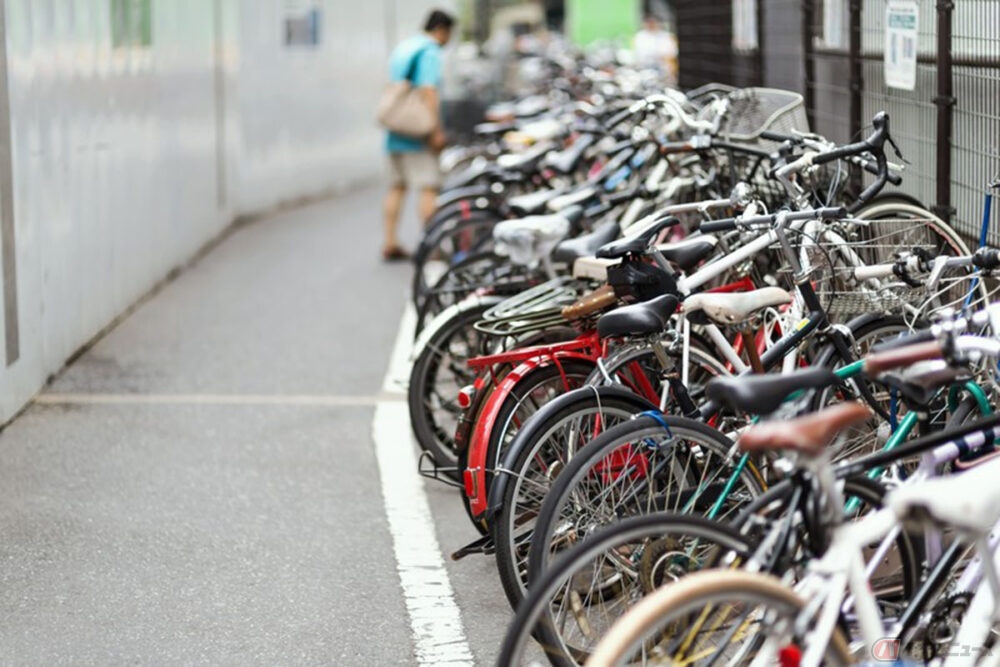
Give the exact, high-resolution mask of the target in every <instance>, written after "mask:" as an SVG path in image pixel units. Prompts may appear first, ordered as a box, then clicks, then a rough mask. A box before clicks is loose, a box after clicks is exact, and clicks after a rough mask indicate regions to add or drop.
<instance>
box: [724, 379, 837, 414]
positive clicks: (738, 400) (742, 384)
mask: <svg viewBox="0 0 1000 667" xmlns="http://www.w3.org/2000/svg"><path fill="white" fill-rule="evenodd" d="M839 383H840V378H838V377H837V375H836V374H835V373H834V372H833V371H831V370H830V369H828V368H808V369H805V370H801V371H795V372H794V373H789V374H788V375H770V374H769V375H738V376H736V377H716V378H712V379H711V380H709V382H708V384H706V385H705V396H707V397H708V399H709V400H710V401H712V402H713V403H715V404H716V405H723V406H726V407H728V408H731V409H733V410H737V411H739V412H746V413H749V414H755V415H768V414H771V413H772V412H774V411H775V410H777V409H778V407H779V406H780V405H781V404H782V403H784V402H785V399H787V398H788V397H789V396H790V395H791V394H793V393H794V392H796V391H801V390H805V389H822V388H824V387H831V386H833V385H836V384H839Z"/></svg>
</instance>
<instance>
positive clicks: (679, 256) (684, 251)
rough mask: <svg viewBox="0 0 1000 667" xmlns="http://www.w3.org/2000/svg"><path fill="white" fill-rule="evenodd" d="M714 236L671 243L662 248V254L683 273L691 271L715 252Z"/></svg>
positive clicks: (694, 237)
mask: <svg viewBox="0 0 1000 667" xmlns="http://www.w3.org/2000/svg"><path fill="white" fill-rule="evenodd" d="M715 245H716V239H715V237H714V236H693V237H691V238H689V239H684V240H683V241H677V242H676V243H669V244H667V245H666V246H663V247H662V248H660V254H662V255H663V257H664V258H665V259H666V260H667V261H668V262H673V263H674V264H676V265H677V266H679V267H680V268H681V270H682V271H690V270H691V269H693V268H694V267H696V266H698V264H699V263H700V262H701V260H703V259H705V258H706V257H708V256H709V255H711V254H712V253H713V252H715Z"/></svg>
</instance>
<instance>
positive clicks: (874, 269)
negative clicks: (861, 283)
mask: <svg viewBox="0 0 1000 667" xmlns="http://www.w3.org/2000/svg"><path fill="white" fill-rule="evenodd" d="M895 268H896V265H895V264H872V265H871V266H859V267H858V268H856V269H854V278H855V279H856V280H868V279H870V278H887V277H889V276H891V275H892V274H893V270H894V269H895Z"/></svg>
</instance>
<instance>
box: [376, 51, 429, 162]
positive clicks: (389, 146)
mask: <svg viewBox="0 0 1000 667" xmlns="http://www.w3.org/2000/svg"><path fill="white" fill-rule="evenodd" d="M414 58H417V60H416V69H415V70H414V75H413V85H414V86H416V87H418V88H419V87H420V86H433V87H435V88H440V87H441V46H440V45H439V44H438V43H437V42H436V41H434V40H433V39H431V38H430V37H428V36H427V35H414V36H413V37H409V38H407V39H405V40H403V41H402V42H400V43H399V46H397V47H396V48H395V49H393V52H392V56H390V57H389V79H390V80H391V81H402V80H403V79H405V78H406V75H407V73H408V71H409V68H410V67H411V64H412V63H413V59H414ZM425 148H426V146H425V144H424V142H423V141H421V140H420V139H413V138H411V137H404V136H402V135H399V134H394V133H392V132H388V133H387V136H386V140H385V149H386V151H388V152H389V153H407V152H416V151H422V150H424V149H425Z"/></svg>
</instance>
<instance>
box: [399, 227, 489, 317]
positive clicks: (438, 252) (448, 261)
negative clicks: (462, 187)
mask: <svg viewBox="0 0 1000 667" xmlns="http://www.w3.org/2000/svg"><path fill="white" fill-rule="evenodd" d="M502 219H503V218H502V217H501V216H500V215H499V214H498V213H495V212H492V211H476V212H473V213H471V214H470V216H469V219H468V220H462V219H460V217H458V216H455V217H453V218H449V219H446V220H442V221H441V222H440V223H439V224H437V225H436V226H435V227H434V228H433V229H429V230H427V232H426V236H425V237H424V238H423V239H422V240H421V242H420V245H419V246H418V247H417V249H416V251H415V252H414V254H413V264H414V272H413V281H412V283H411V285H410V291H411V298H412V299H413V305H414V306H417V307H418V309H419V306H420V304H421V301H422V299H423V297H424V293H425V292H426V291H427V290H428V289H429V288H430V286H431V285H433V284H434V282H435V280H436V276H438V275H440V268H439V267H438V266H437V265H438V264H442V263H443V264H444V265H445V267H446V268H447V267H448V266H450V265H452V264H453V263H455V262H459V261H461V260H463V259H465V257H466V256H468V255H469V254H474V253H477V252H484V251H488V250H489V249H490V247H491V246H492V240H493V236H492V230H493V227H494V226H495V225H496V223H498V222H499V221H501V220H502ZM487 239H488V240H487Z"/></svg>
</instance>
